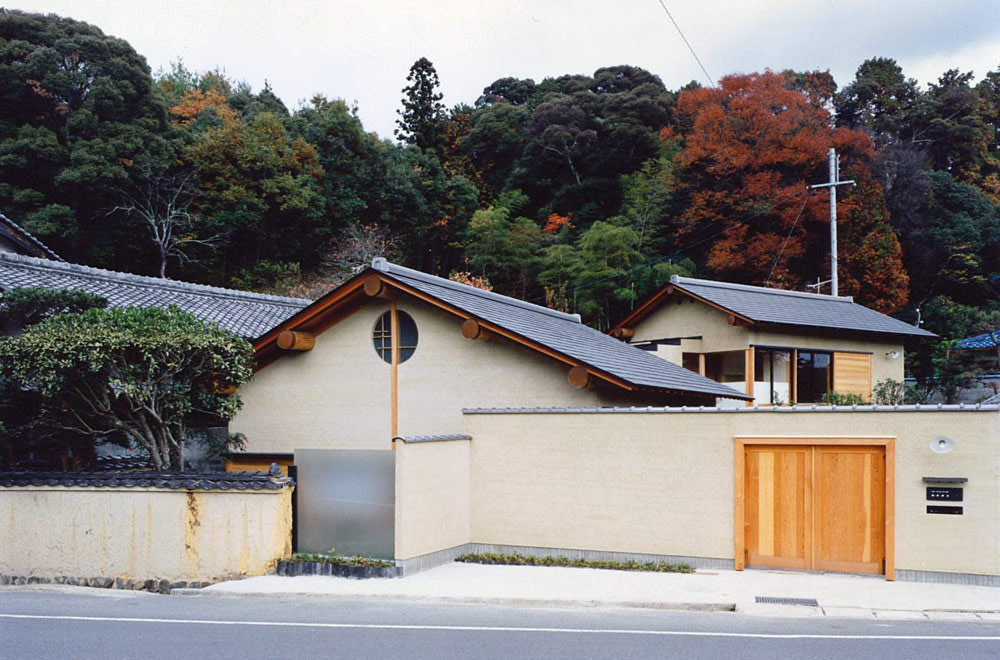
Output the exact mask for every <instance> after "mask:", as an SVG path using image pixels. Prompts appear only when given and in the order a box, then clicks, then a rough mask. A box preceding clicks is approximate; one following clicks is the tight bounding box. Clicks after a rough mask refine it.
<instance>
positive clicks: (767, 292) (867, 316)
mask: <svg viewBox="0 0 1000 660" xmlns="http://www.w3.org/2000/svg"><path fill="white" fill-rule="evenodd" d="M674 293H682V294H686V295H688V296H690V297H692V298H694V299H696V300H700V301H702V302H704V303H707V304H709V305H711V306H713V307H716V308H718V309H720V310H722V311H724V312H727V313H729V314H731V315H732V316H734V317H735V318H736V319H738V320H739V321H741V322H743V323H746V324H749V325H757V324H766V325H781V326H803V327H810V328H823V329H828V330H835V331H849V332H863V333H876V334H883V335H908V336H915V337H935V336H936V335H935V334H934V333H932V332H928V331H927V330H923V329H921V328H918V327H915V326H912V325H910V324H909V323H904V322H903V321H900V320H898V319H894V318H892V317H891V316H886V315H885V314H882V313H880V312H876V311H875V310H873V309H868V308H867V307H864V306H862V305H859V304H857V303H855V302H854V300H853V299H852V298H850V297H847V296H828V295H823V294H817V293H805V292H802V291H786V290H784V289H771V288H768V287H762V286H749V285H746V284H731V283H729V282H715V281H713V280H700V279H695V278H693V277H679V276H677V275H674V276H672V277H671V278H670V284H668V285H667V286H665V287H663V288H662V289H660V290H659V291H658V292H657V293H655V294H654V295H653V296H652V297H651V298H649V299H648V300H647V301H646V302H644V303H643V304H641V305H640V306H639V307H637V308H636V309H635V311H633V312H632V313H631V314H629V315H628V316H627V317H626V318H625V319H624V320H622V321H621V322H620V323H618V324H617V325H616V326H615V329H618V328H626V327H634V326H635V325H636V324H637V323H639V322H640V321H642V319H644V318H645V317H646V316H648V315H649V314H651V313H652V312H653V311H654V310H656V309H657V308H659V306H660V305H661V304H662V302H663V301H664V300H665V299H666V298H667V297H669V296H670V295H672V294H674Z"/></svg>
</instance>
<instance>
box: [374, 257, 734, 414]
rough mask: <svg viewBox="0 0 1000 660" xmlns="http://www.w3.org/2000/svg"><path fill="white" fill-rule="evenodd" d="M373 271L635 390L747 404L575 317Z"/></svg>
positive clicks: (378, 265) (399, 272)
mask: <svg viewBox="0 0 1000 660" xmlns="http://www.w3.org/2000/svg"><path fill="white" fill-rule="evenodd" d="M373 268H375V269H376V270H378V271H380V272H382V273H383V274H385V275H387V276H389V277H390V278H392V279H396V280H398V281H399V282H400V283H402V284H405V285H407V286H410V287H412V288H414V289H416V290H418V291H420V292H422V293H424V294H426V295H429V296H432V297H433V298H436V299H438V300H440V301H442V302H444V303H447V304H449V305H451V306H453V307H456V308H458V309H460V310H463V311H465V312H466V313H468V314H471V315H472V316H474V317H476V318H478V319H481V320H483V321H486V322H488V323H491V324H494V325H496V326H498V327H501V328H504V329H505V330H508V331H510V332H513V333H514V334H516V335H519V336H520V337H523V338H525V339H528V340H530V341H532V342H535V343H537V344H541V345H542V346H544V347H546V348H548V349H550V350H553V351H555V352H557V353H560V354H562V355H565V356H567V357H570V358H572V359H574V360H578V361H580V362H582V363H584V364H587V365H590V366H592V367H595V368H597V369H599V370H600V371H603V372H605V373H607V374H609V375H611V376H614V377H616V378H619V379H621V380H623V381H626V382H628V383H630V384H632V385H635V386H638V387H649V388H655V389H667V390H676V391H681V392H694V393H698V394H707V395H710V396H715V397H726V398H734V399H746V398H748V397H747V396H746V395H745V394H743V393H742V392H739V391H737V390H735V389H733V388H731V387H727V386H726V385H722V384H721V383H717V382H715V381H714V380H710V379H708V378H705V377H703V376H700V375H698V374H696V373H695V372H693V371H689V370H688V369H684V368H683V367H681V366H679V365H676V364H673V363H672V362H668V361H666V360H664V359H662V358H658V357H656V356H655V355H652V354H651V353H648V352H646V351H643V350H641V349H638V348H635V347H634V346H629V345H628V344H625V343H624V342H621V341H619V340H617V339H614V338H612V337H609V336H608V335H606V334H604V333H603V332H600V331H598V330H595V329H593V328H591V327H589V326H586V325H584V324H583V323H581V322H580V317H579V316H578V315H575V314H565V313H563V312H558V311H555V310H552V309H548V308H547V307H541V306H539V305H533V304H531V303H528V302H525V301H523V300H517V299H516V298H508V297H507V296H501V295H499V294H496V293H493V292H491V291H484V290H482V289H477V288H475V287H471V286H468V285H465V284H459V283H458V282H452V281H451V280H446V279H443V278H440V277H435V276H433V275H428V274H426V273H421V272H419V271H415V270H411V269H409V268H404V267H402V266H397V265H395V264H391V263H388V262H386V261H385V260H384V259H377V260H376V262H375V264H374V265H373Z"/></svg>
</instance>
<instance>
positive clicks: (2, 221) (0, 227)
mask: <svg viewBox="0 0 1000 660" xmlns="http://www.w3.org/2000/svg"><path fill="white" fill-rule="evenodd" d="M0 234H3V235H5V236H8V237H9V238H10V239H12V240H13V241H15V242H16V243H17V244H18V245H20V246H21V247H22V248H23V249H25V250H26V251H28V252H32V253H34V254H32V255H30V256H34V257H39V258H42V259H52V260H54V261H63V258H62V257H60V256H59V255H58V254H56V253H55V252H54V251H52V250H51V249H50V248H49V246H47V245H46V244H45V243H42V242H41V241H40V240H38V239H37V238H35V237H34V236H32V235H31V233H30V232H28V230H27V229H25V228H24V227H22V226H21V225H19V224H17V223H16V222H14V221H13V220H11V219H10V218H8V217H7V216H5V215H4V214H3V213H0Z"/></svg>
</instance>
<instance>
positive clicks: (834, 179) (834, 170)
mask: <svg viewBox="0 0 1000 660" xmlns="http://www.w3.org/2000/svg"><path fill="white" fill-rule="evenodd" d="M827 156H828V162H829V166H830V182H829V183H818V184H816V185H815V186H809V188H810V189H813V188H829V189H830V271H831V272H830V288H831V293H832V294H833V295H835V296H836V295H838V288H837V186H848V185H850V186H854V185H857V184H856V183H854V181H853V180H851V181H841V180H840V158H838V157H837V150H836V149H834V148H833V147H830V151H829V152H828V153H827ZM817 293H819V291H817Z"/></svg>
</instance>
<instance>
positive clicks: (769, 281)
mask: <svg viewBox="0 0 1000 660" xmlns="http://www.w3.org/2000/svg"><path fill="white" fill-rule="evenodd" d="M808 202H809V198H808V197H807V198H805V199H803V200H802V206H801V207H800V208H799V214H798V215H797V216H795V222H793V223H792V228H791V229H789V230H788V235H787V236H785V242H784V243H782V244H781V249H780V250H778V256H776V257H775V258H774V263H773V264H772V265H771V272H770V273H768V274H767V280H766V281H765V282H764V286H767V285H768V284H770V283H771V276H772V275H774V269H775V268H777V267H778V261H779V260H780V259H781V255H783V254H784V253H785V246H786V245H788V239H790V238H791V237H792V232H793V231H795V226H796V225H798V224H799V218H801V217H802V212H803V211H805V210H806V204H807V203H808Z"/></svg>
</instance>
